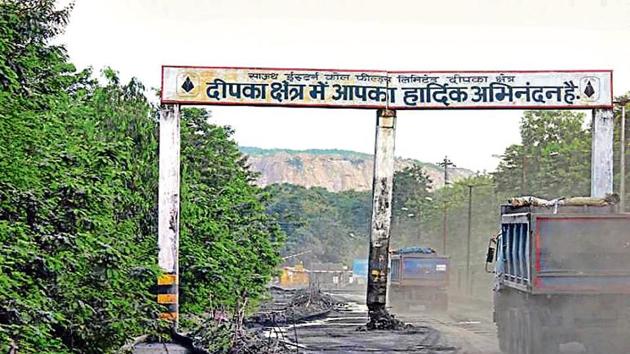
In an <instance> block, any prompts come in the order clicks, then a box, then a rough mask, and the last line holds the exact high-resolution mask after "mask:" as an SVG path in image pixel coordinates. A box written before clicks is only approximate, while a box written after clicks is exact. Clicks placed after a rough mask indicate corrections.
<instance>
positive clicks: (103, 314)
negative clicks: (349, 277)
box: [0, 0, 282, 353]
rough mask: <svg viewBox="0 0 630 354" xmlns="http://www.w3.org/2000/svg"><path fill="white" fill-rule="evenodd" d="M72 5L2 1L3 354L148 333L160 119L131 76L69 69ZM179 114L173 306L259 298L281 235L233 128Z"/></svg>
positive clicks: (93, 346) (85, 345)
mask: <svg viewBox="0 0 630 354" xmlns="http://www.w3.org/2000/svg"><path fill="white" fill-rule="evenodd" d="M67 16H68V10H67V9H65V10H56V9H55V6H54V1H53V0H24V1H22V0H20V1H18V0H12V1H11V0H7V1H0V33H1V35H0V87H1V88H2V89H1V90H0V171H2V173H0V352H7V351H9V349H11V348H14V349H15V348H18V350H19V352H20V353H111V352H115V351H116V350H117V349H118V348H119V347H120V346H121V345H122V344H123V343H124V342H125V341H127V340H128V339H129V338H131V337H135V336H138V335H140V334H144V333H150V332H153V331H154V330H155V329H156V326H157V323H156V318H157V314H158V312H159V309H158V308H157V305H156V303H155V294H154V293H152V292H151V289H152V288H153V287H154V286H155V282H156V279H157V275H158V270H157V269H156V268H157V267H156V258H157V254H156V253H157V252H156V234H157V230H156V225H157V222H156V212H157V183H158V173H157V172H158V171H157V151H158V141H157V129H158V125H157V120H156V111H155V109H154V107H151V105H150V104H149V103H148V102H147V99H146V92H145V90H144V87H143V86H142V84H141V83H140V82H138V81H137V80H135V79H132V80H131V81H130V82H129V83H126V84H122V83H121V82H120V80H119V79H118V77H117V75H116V73H115V72H114V71H113V70H111V69H106V70H104V71H103V73H102V75H103V76H104V78H105V82H106V83H105V84H104V85H100V84H98V82H97V81H96V80H93V79H91V72H90V71H89V70H87V71H83V72H76V71H75V68H74V66H73V65H72V64H71V63H69V62H68V61H67V57H66V54H65V51H64V49H63V47H61V46H54V45H51V44H50V42H51V40H52V39H53V37H54V36H55V35H56V34H58V33H60V32H61V31H62V30H63V27H64V26H65V24H66V22H67ZM207 119H208V116H207V114H206V113H205V111H199V110H187V111H184V117H183V120H182V156H183V160H184V161H183V162H182V166H183V169H182V170H183V174H182V177H183V178H182V180H183V184H182V220H181V227H182V235H181V236H182V237H181V243H182V252H181V253H182V256H183V257H182V259H181V265H182V283H183V284H182V286H183V287H182V309H183V310H184V311H187V312H188V313H202V312H205V311H207V310H211V309H213V308H223V309H227V310H232V309H234V308H235V306H236V304H241V305H242V304H243V302H244V300H243V299H245V298H247V299H250V303H251V302H255V300H256V299H257V298H258V297H260V296H261V293H262V292H263V290H264V288H265V285H266V282H267V280H268V279H269V278H270V276H271V274H272V273H273V270H274V267H275V265H276V264H277V263H278V261H279V258H278V255H277V249H278V248H279V247H280V242H281V241H282V234H281V232H280V231H279V228H278V227H277V225H276V224H275V223H274V221H273V220H272V219H271V218H269V216H268V215H267V214H266V213H265V203H266V201H265V198H266V197H265V194H264V193H262V192H261V190H260V189H259V188H257V187H254V186H253V185H252V181H253V178H254V177H253V175H252V174H251V173H249V172H248V170H247V168H246V166H245V162H244V160H243V158H242V156H241V155H240V154H239V153H238V150H237V148H236V144H235V143H234V142H233V141H232V140H231V139H230V135H231V134H232V133H231V131H230V130H229V129H224V128H221V127H217V126H214V125H210V124H208V123H207Z"/></svg>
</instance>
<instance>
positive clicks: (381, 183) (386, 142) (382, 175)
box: [367, 109, 396, 321]
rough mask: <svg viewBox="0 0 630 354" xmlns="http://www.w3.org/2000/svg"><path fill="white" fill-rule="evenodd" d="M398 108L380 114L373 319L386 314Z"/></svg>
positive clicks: (370, 298)
mask: <svg viewBox="0 0 630 354" xmlns="http://www.w3.org/2000/svg"><path fill="white" fill-rule="evenodd" d="M395 127H396V111H394V110H388V109H381V110H378V112H377V116H376V143H375V149H374V180H373V182H372V224H371V228H370V252H369V261H368V286H367V306H368V314H369V316H370V320H371V321H374V320H376V318H379V317H381V316H382V314H383V313H386V312H387V311H386V308H385V303H386V299H387V271H388V262H389V236H390V228H391V219H392V191H393V185H394V145H395V144H394V142H395Z"/></svg>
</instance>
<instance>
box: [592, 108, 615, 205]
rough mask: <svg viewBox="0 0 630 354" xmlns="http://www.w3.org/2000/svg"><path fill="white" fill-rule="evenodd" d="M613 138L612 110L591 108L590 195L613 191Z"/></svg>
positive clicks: (598, 196) (597, 195)
mask: <svg viewBox="0 0 630 354" xmlns="http://www.w3.org/2000/svg"><path fill="white" fill-rule="evenodd" d="M613 139H614V120H613V111H612V110H611V109H595V110H593V124H592V153H591V197H595V198H603V197H605V196H606V195H607V194H610V193H612V192H613Z"/></svg>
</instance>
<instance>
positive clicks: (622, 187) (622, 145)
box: [615, 99, 630, 213]
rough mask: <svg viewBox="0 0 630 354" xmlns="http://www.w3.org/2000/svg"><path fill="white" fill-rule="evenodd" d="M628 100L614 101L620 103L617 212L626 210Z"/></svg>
mask: <svg viewBox="0 0 630 354" xmlns="http://www.w3.org/2000/svg"><path fill="white" fill-rule="evenodd" d="M628 102H630V100H628V99H625V100H622V101H619V102H615V103H617V104H619V105H621V131H620V132H619V133H620V134H619V135H620V138H619V150H620V151H619V175H620V178H619V212H621V213H624V212H625V211H626V105H627V104H628Z"/></svg>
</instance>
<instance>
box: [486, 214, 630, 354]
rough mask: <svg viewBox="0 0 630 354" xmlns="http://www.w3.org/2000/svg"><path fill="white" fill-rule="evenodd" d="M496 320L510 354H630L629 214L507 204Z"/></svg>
mask: <svg viewBox="0 0 630 354" xmlns="http://www.w3.org/2000/svg"><path fill="white" fill-rule="evenodd" d="M486 261H487V262H495V264H494V273H495V285H494V286H495V288H494V290H495V291H494V321H495V323H496V325H497V332H498V339H499V346H500V348H501V350H502V351H503V352H504V353H510V354H534V353H544V354H553V353H558V352H559V351H560V347H561V345H562V344H564V345H567V343H572V342H577V343H581V345H582V346H583V347H584V348H585V349H586V351H587V352H589V353H630V335H629V332H628V330H629V329H630V215H629V214H619V213H616V212H615V208H614V206H612V205H602V206H594V205H587V204H585V205H573V206H558V205H555V206H552V207H550V206H516V207H514V206H511V205H505V206H502V210H501V231H500V233H499V234H498V235H497V236H496V237H494V238H493V240H492V244H491V246H490V247H489V249H488V255H487V259H486Z"/></svg>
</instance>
